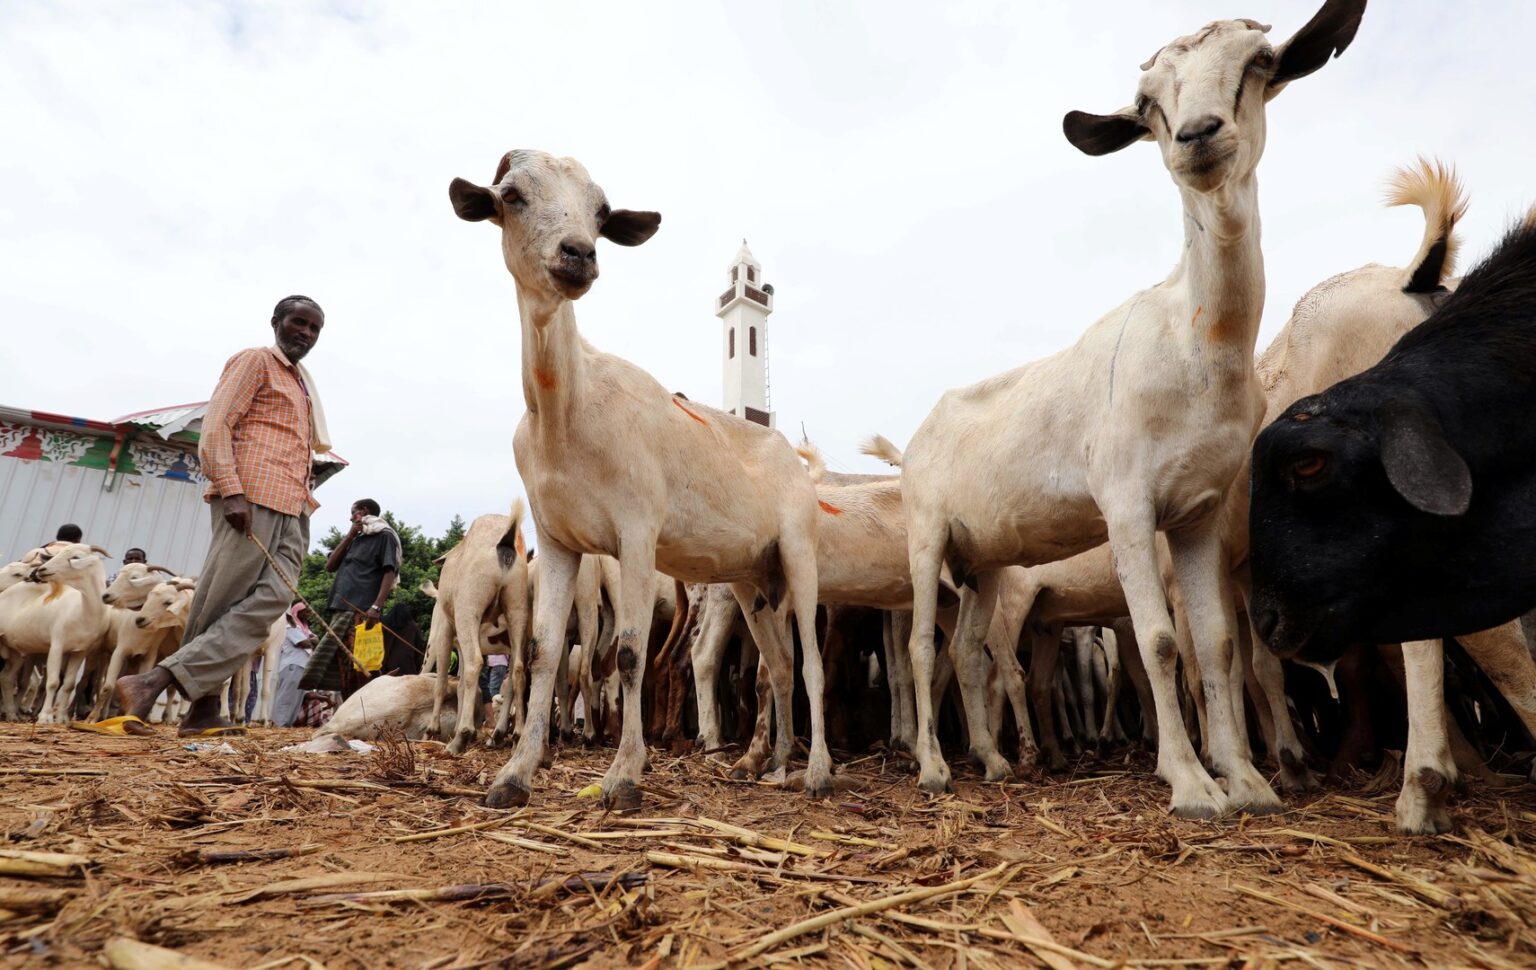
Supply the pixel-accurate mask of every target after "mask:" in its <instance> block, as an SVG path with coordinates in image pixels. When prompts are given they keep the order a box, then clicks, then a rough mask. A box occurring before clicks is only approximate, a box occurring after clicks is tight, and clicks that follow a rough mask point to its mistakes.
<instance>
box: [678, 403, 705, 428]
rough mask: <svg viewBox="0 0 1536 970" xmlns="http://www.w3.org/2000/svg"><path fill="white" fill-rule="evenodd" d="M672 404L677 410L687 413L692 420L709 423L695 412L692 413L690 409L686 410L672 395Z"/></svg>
mask: <svg viewBox="0 0 1536 970" xmlns="http://www.w3.org/2000/svg"><path fill="white" fill-rule="evenodd" d="M672 404H673V406H674V407H676V408H677V409H678V410H679V411H681V412H683V413H684V414H686V415H688V416H689V417H690V418H692V419H693V420H695V421H697V422H699V423H700V424H709V422H708V421H705V420H704V419H703V418H701V417H699V416H698V415H697V414H694V413H693V412H692V411H690V410H688V409H687V408H685V407H683V406H682V405H681V404H679V403H678V401H677V398H675V397H674V398H673V399H672Z"/></svg>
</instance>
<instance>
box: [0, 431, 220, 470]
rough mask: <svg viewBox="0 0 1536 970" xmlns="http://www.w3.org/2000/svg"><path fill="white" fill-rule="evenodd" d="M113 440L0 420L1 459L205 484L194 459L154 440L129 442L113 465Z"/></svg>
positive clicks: (105, 436) (107, 437)
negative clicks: (41, 462)
mask: <svg viewBox="0 0 1536 970" xmlns="http://www.w3.org/2000/svg"><path fill="white" fill-rule="evenodd" d="M115 445H116V441H115V440H114V439H113V438H112V436H110V435H91V434H80V433H78V432H74V431H60V430H57V429H53V428H40V427H34V426H32V425H26V424H11V423H9V422H6V421H0V458H16V459H20V460H21V461H46V462H56V463H59V464H65V465H77V466H79V467H81V468H96V469H101V470H104V471H105V470H112V471H115V472H116V473H117V474H119V475H144V476H147V477H150V478H168V479H171V480H173V481H179V482H193V483H196V484H205V483H206V482H207V481H208V480H207V479H206V478H204V477H203V470H202V463H201V462H199V461H198V460H197V456H196V455H193V454H189V453H188V452H185V451H182V450H181V449H179V448H174V447H171V446H169V445H163V444H160V443H159V442H155V441H130V442H129V443H128V446H127V447H126V448H124V449H122V451H121V453H120V454H119V455H118V456H117V462H116V465H114V464H113V462H112V452H113V448H114V446H115Z"/></svg>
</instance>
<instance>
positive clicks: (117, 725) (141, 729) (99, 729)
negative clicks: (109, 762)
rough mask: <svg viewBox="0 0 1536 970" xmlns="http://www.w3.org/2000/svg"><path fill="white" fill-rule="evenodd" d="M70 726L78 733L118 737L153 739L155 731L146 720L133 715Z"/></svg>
mask: <svg viewBox="0 0 1536 970" xmlns="http://www.w3.org/2000/svg"><path fill="white" fill-rule="evenodd" d="M69 726H70V727H71V728H74V729H75V730H76V731H89V732H91V733H92V734H111V735H116V736H118V737H129V736H132V737H136V738H145V737H153V736H154V733H155V732H154V730H153V729H152V728H150V726H149V725H148V724H145V723H144V719H143V718H140V717H135V716H134V715H132V714H124V715H123V716H122V717H109V718H107V719H106V720H104V721H70V722H69Z"/></svg>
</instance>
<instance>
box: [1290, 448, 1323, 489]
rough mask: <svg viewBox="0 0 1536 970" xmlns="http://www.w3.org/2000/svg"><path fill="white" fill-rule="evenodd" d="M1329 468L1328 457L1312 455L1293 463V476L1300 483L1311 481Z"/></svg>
mask: <svg viewBox="0 0 1536 970" xmlns="http://www.w3.org/2000/svg"><path fill="white" fill-rule="evenodd" d="M1327 468H1328V456H1327V455H1320V454H1316V453H1313V454H1310V455H1307V456H1305V457H1303V458H1298V459H1297V460H1296V461H1294V462H1292V463H1291V474H1292V475H1293V476H1295V478H1296V479H1297V480H1298V481H1303V482H1305V481H1311V480H1312V479H1315V478H1316V477H1317V476H1319V475H1321V474H1322V473H1323V472H1324V471H1325V470H1326V469H1327Z"/></svg>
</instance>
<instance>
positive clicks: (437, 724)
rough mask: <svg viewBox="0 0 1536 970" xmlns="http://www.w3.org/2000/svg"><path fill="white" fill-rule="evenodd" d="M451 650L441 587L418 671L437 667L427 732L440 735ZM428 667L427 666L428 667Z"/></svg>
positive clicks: (448, 612) (427, 671)
mask: <svg viewBox="0 0 1536 970" xmlns="http://www.w3.org/2000/svg"><path fill="white" fill-rule="evenodd" d="M452 650H453V612H452V611H451V610H450V609H449V608H448V606H447V604H445V603H444V602H443V594H442V591H441V590H439V591H438V595H437V599H436V600H434V601H433V603H432V629H431V631H430V632H429V633H428V634H427V658H426V662H425V663H423V664H422V668H421V672H422V673H423V674H430V673H432V671H434V670H435V671H436V676H437V680H436V681H435V683H434V686H433V690H432V721H431V723H429V724H428V725H427V731H426V736H427V737H429V738H437V739H439V740H441V739H442V734H443V701H444V700H445V699H447V697H448V686H449V685H448V654H449V653H450V652H451V651H452ZM429 668H430V669H429Z"/></svg>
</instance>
